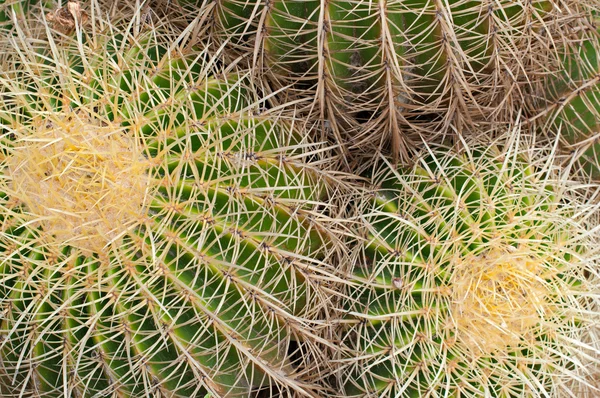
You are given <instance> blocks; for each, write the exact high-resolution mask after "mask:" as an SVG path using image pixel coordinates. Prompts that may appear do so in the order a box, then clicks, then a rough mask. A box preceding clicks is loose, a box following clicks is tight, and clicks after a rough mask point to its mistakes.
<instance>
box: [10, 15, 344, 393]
mask: <svg viewBox="0 0 600 398" xmlns="http://www.w3.org/2000/svg"><path fill="white" fill-rule="evenodd" d="M91 15H92V16H93V21H92V25H91V26H90V28H89V29H88V30H87V31H85V30H84V31H82V30H79V31H78V32H77V35H76V36H74V37H72V38H69V37H66V36H65V35H64V34H62V33H57V32H51V31H49V32H50V35H49V36H48V37H47V38H46V41H45V42H40V41H34V42H33V43H32V42H31V41H30V40H28V39H27V37H26V36H25V34H24V32H20V33H19V34H18V35H17V36H16V37H13V38H11V39H10V40H9V41H8V42H9V43H10V46H11V47H10V50H11V54H10V56H7V57H5V58H3V59H4V61H3V62H4V63H3V65H2V71H3V74H2V75H1V76H0V96H1V97H2V99H3V104H2V106H1V107H0V123H1V124H0V131H1V132H2V135H1V140H0V148H1V153H0V154H1V158H0V160H1V163H0V165H1V166H0V167H1V173H0V209H1V211H0V214H1V216H0V384H2V386H3V387H2V391H3V394H4V395H3V396H19V397H29V396H35V397H71V396H83V397H108V396H113V397H138V396H139V397H142V396H144V397H148V396H156V397H158V396H161V397H162V396H164V397H166V396H168V397H175V396H178V397H204V396H205V395H206V394H207V393H208V394H210V396H214V397H234V396H239V397H254V396H259V395H257V394H265V393H268V394H270V395H272V396H276V395H277V394H280V396H291V395H292V394H294V396H319V395H320V393H319V391H320V387H318V386H317V385H316V384H315V383H314V382H313V378H314V372H316V370H315V369H316V367H317V366H319V365H320V364H322V363H324V361H322V360H320V359H319V356H320V355H321V353H320V351H319V350H317V349H316V346H317V343H318V342H319V340H318V337H317V335H316V331H317V330H318V329H319V328H320V327H322V322H321V321H319V319H320V318H319V316H321V315H322V313H324V312H326V306H327V304H328V300H329V294H325V292H326V291H327V285H328V284H329V281H330V276H329V274H328V270H327V259H328V256H329V255H330V254H331V251H332V247H333V245H332V244H331V240H332V239H333V238H332V237H331V236H330V229H329V227H328V222H327V217H326V216H324V215H323V212H326V211H327V210H328V208H330V207H331V206H330V205H327V204H325V203H323V202H322V199H324V198H325V196H326V195H327V194H328V192H329V190H330V189H332V188H331V186H332V179H331V178H330V177H327V178H326V177H325V176H324V175H323V174H322V173H321V172H319V171H318V170H317V167H316V166H310V165H308V164H307V163H306V162H305V160H306V159H307V158H308V157H312V158H314V159H318V149H316V147H314V146H312V145H310V144H308V143H306V142H304V141H303V139H302V138H301V137H298V134H297V133H295V130H294V128H293V123H294V120H293V119H292V118H289V119H285V118H283V117H279V116H278V115H279V114H278V113H277V112H275V111H266V110H264V108H263V107H264V103H260V102H257V101H255V97H256V95H257V94H256V93H255V92H254V91H253V89H252V88H251V86H250V85H249V83H248V79H246V78H245V76H244V75H243V74H242V73H241V72H235V71H233V70H232V71H226V70H222V69H221V68H220V67H218V66H216V65H215V63H216V60H215V59H214V58H209V57H207V53H206V51H204V50H203V49H201V48H192V47H189V46H187V45H186V44H185V36H181V37H174V36H171V35H170V34H169V33H168V30H166V29H165V28H164V27H163V26H144V25H139V24H136V21H139V20H140V18H139V16H140V15H139V12H138V14H137V15H134V16H133V17H127V18H125V16H124V17H123V20H118V21H113V22H110V21H109V20H107V19H104V18H102V17H101V13H99V12H97V10H96V12H94V13H91ZM130 21H131V22H130ZM229 72H231V73H229ZM314 164H315V165H316V163H314ZM309 303H310V306H309V305H308V304H309Z"/></svg>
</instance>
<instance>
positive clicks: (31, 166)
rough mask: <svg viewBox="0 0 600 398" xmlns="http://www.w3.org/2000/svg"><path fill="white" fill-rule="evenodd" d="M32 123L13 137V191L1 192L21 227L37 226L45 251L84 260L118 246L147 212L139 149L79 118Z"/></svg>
mask: <svg viewBox="0 0 600 398" xmlns="http://www.w3.org/2000/svg"><path fill="white" fill-rule="evenodd" d="M49 118H50V119H49ZM35 119H38V120H32V121H31V124H29V125H27V126H23V129H21V130H17V131H14V134H13V136H12V137H11V142H12V144H13V145H12V146H11V147H10V149H8V153H7V155H6V157H7V167H6V169H5V171H6V173H5V178H6V180H7V181H11V186H10V187H8V186H4V187H3V188H4V190H3V191H4V192H5V193H6V194H7V195H8V196H9V197H10V198H11V199H12V200H14V201H17V202H19V203H22V204H23V205H24V206H25V207H26V208H27V209H28V211H27V213H26V217H27V218H28V219H29V221H27V223H31V224H32V226H34V225H36V224H40V226H41V229H42V230H44V231H45V232H46V233H45V234H44V235H43V238H44V239H52V242H48V241H46V242H43V244H44V245H51V246H53V247H55V249H56V250H58V249H60V248H62V247H64V246H65V244H67V245H69V246H72V247H77V248H78V249H80V250H82V251H83V252H85V253H86V254H90V253H99V252H102V250H103V249H104V247H105V246H107V245H109V244H110V243H111V242H112V243H114V244H115V245H117V246H118V245H119V244H120V238H121V237H122V233H123V232H124V231H127V229H128V228H129V227H130V226H131V225H133V224H135V223H136V222H138V221H139V220H140V218H141V217H142V215H143V214H144V213H145V211H146V210H147V209H145V208H144V205H143V204H144V201H145V197H146V190H147V188H148V187H147V186H148V183H149V174H148V173H149V167H150V162H149V161H148V160H147V159H146V158H145V157H144V156H143V154H142V151H141V148H140V145H139V143H138V142H136V141H135V139H134V137H131V136H128V135H125V134H122V132H121V130H122V128H121V127H120V126H118V125H115V124H114V123H112V122H109V123H106V122H105V123H99V122H97V121H95V120H94V118H93V117H90V115H86V114H84V111H79V112H73V113H72V114H66V115H63V114H61V113H57V114H50V115H46V116H45V117H44V116H38V117H36V118H35ZM52 119H54V120H52ZM23 221H24V220H23Z"/></svg>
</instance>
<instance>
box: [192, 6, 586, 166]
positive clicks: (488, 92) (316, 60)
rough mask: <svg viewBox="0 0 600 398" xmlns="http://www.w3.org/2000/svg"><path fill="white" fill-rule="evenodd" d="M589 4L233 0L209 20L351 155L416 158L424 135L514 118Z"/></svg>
mask: <svg viewBox="0 0 600 398" xmlns="http://www.w3.org/2000/svg"><path fill="white" fill-rule="evenodd" d="M592 1H595V0H592ZM180 3H181V4H183V5H184V7H187V8H188V9H189V10H197V9H200V8H202V9H204V8H203V7H204V5H205V4H206V3H205V2H197V1H192V0H180ZM200 4H202V7H200ZM586 7H588V8H589V9H592V8H593V5H592V4H587V3H585V4H584V3H582V4H575V2H569V3H568V4H567V3H563V2H560V4H556V3H554V2H551V1H547V0H535V1H519V2H514V1H504V0H502V1H484V2H478V1H470V0H452V1H445V2H443V1H433V0H408V1H400V0H387V1H386V0H380V1H366V0H343V1H342V0H332V1H315V0H301V1H287V0H274V1H269V2H267V3H261V2H257V1H243V0H241V1H240V0H225V1H219V2H217V3H216V4H215V6H214V8H213V9H212V10H213V11H211V12H212V15H210V16H208V18H210V20H211V25H210V36H211V38H216V39H217V40H216V42H217V43H219V46H217V48H219V49H220V50H219V51H221V50H223V48H225V50H223V52H226V53H227V52H228V53H229V55H230V56H231V59H236V57H238V56H243V57H245V58H246V59H247V60H248V62H250V64H251V65H252V66H253V67H255V68H256V69H255V70H256V71H257V73H258V74H259V75H266V76H268V77H269V78H270V80H271V82H274V83H275V85H276V86H278V87H281V86H286V85H291V86H292V88H293V90H291V91H286V93H290V92H291V93H294V94H296V95H297V96H298V97H301V98H304V99H306V98H310V99H312V101H307V105H306V109H303V110H306V111H307V113H309V114H310V115H311V117H312V119H313V120H314V119H317V120H318V121H320V122H322V123H323V125H324V126H325V127H324V129H323V131H324V132H322V134H321V137H325V138H326V139H329V140H333V141H335V142H336V143H341V144H343V145H345V146H344V149H343V151H344V154H345V155H347V154H348V153H349V152H348V150H356V151H357V152H362V153H365V154H368V153H372V151H373V150H377V151H379V150H381V149H384V150H386V151H390V152H391V153H392V155H393V156H394V158H395V159H396V160H402V161H409V160H410V155H409V152H410V150H411V149H412V147H413V144H414V143H417V142H419V135H421V136H425V137H429V136H432V135H436V134H449V135H454V134H455V133H456V132H457V131H462V130H463V129H464V128H465V126H471V129H472V126H476V127H477V128H481V132H482V133H483V132H484V131H489V126H491V125H492V126H493V125H495V124H496V123H507V122H509V123H510V122H512V121H513V120H514V119H515V118H516V115H517V114H518V112H519V111H520V104H521V103H522V102H523V101H524V97H523V91H524V90H526V89H527V87H530V86H535V84H536V83H538V82H539V81H540V80H542V74H538V73H537V72H538V71H539V69H541V68H542V67H541V66H540V65H548V64H550V63H552V61H553V60H555V57H556V53H555V52H553V51H552V50H551V49H549V48H548V42H552V43H555V45H556V47H561V46H562V45H563V41H564V39H565V37H566V36H568V34H569V32H570V28H569V26H570V24H571V22H572V21H575V20H577V19H578V18H581V15H584V14H585V13H586V12H588V8H586ZM221 44H222V45H223V47H221ZM232 49H233V51H232ZM320 139H322V138H320Z"/></svg>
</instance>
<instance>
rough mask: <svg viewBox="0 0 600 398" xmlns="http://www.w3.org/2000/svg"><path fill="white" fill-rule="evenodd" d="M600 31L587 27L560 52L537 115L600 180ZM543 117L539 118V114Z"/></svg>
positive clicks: (584, 168)
mask: <svg viewBox="0 0 600 398" xmlns="http://www.w3.org/2000/svg"><path fill="white" fill-rule="evenodd" d="M598 54H600V31H593V30H591V31H588V32H586V33H585V34H582V35H580V36H579V37H578V38H577V39H576V40H574V41H573V43H572V45H571V46H570V47H568V48H566V49H565V50H564V51H563V52H562V53H561V59H560V61H561V65H560V68H559V70H560V73H555V74H552V75H550V76H548V80H549V83H548V85H547V88H546V90H545V92H544V97H543V98H541V101H540V102H542V103H543V104H544V105H546V108H545V109H543V108H542V109H538V110H537V114H536V115H534V116H535V118H536V122H541V123H540V124H541V125H542V127H541V128H542V129H544V130H551V131H552V132H554V133H557V134H560V136H561V137H562V139H563V141H564V142H565V144H566V145H565V146H564V149H565V151H566V152H567V153H569V154H570V155H574V156H576V157H578V158H579V165H580V167H581V169H580V171H581V172H583V174H584V175H586V176H588V177H590V178H592V179H593V180H595V181H598V180H600V144H599V143H598V139H597V138H596V137H597V136H598V135H599V134H600V63H599V59H598ZM540 114H541V115H542V116H543V117H540V118H538V117H537V115H540Z"/></svg>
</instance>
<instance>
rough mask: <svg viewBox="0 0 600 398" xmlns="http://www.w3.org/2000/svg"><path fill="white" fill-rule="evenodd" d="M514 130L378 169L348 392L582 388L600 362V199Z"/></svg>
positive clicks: (536, 393) (358, 283)
mask: <svg viewBox="0 0 600 398" xmlns="http://www.w3.org/2000/svg"><path fill="white" fill-rule="evenodd" d="M513 137H514V138H515V139H514V141H511V142H509V143H507V144H506V145H504V144H502V145H500V142H498V143H495V144H492V145H489V144H481V143H477V142H473V143H469V144H468V145H467V147H466V149H463V150H460V151H457V150H456V149H455V148H447V147H443V146H440V147H429V148H427V150H426V151H425V153H424V155H423V156H421V157H419V158H418V160H417V162H416V165H415V166H414V167H413V168H412V169H410V170H404V169H396V168H394V167H392V166H391V165H389V164H388V165H387V166H385V167H381V168H380V169H379V171H378V172H376V173H375V175H374V177H373V181H374V183H375V185H376V186H377V187H378V189H376V190H375V191H374V193H373V195H372V198H371V199H369V200H367V201H366V202H365V203H366V205H365V207H364V208H361V209H359V210H358V211H359V214H360V215H359V216H357V221H358V225H360V226H362V228H364V229H365V234H363V238H364V243H362V244H359V245H357V246H356V247H357V250H355V251H354V256H355V258H354V260H353V261H351V264H353V266H354V267H353V270H352V277H351V280H350V281H349V287H348V291H347V298H346V299H345V300H344V303H345V304H344V305H343V311H344V313H345V314H347V315H346V318H345V319H344V320H343V322H342V323H341V325H343V326H344V332H343V336H344V337H343V342H344V345H345V346H346V348H347V349H349V352H352V354H348V356H347V357H346V358H345V360H344V361H342V362H344V363H345V366H344V367H343V371H342V372H341V373H340V376H339V381H340V383H341V385H342V386H343V394H342V395H343V396H345V397H414V398H417V397H504V398H508V397H566V396H582V395H579V394H580V392H581V391H582V388H586V387H587V386H588V384H587V383H589V382H590V375H589V373H591V372H592V371H593V366H596V368H597V366H598V362H599V360H598V358H600V344H599V343H600V342H599V341H598V340H597V335H595V334H594V333H597V331H594V328H597V325H598V321H599V320H600V312H598V309H599V308H600V307H599V306H598V305H599V304H600V295H599V292H600V275H599V273H598V269H599V268H598V265H599V263H598V261H599V257H598V254H599V251H598V248H599V247H600V246H599V239H598V233H597V230H598V228H599V226H598V225H599V221H600V220H599V218H598V212H597V210H598V209H597V205H591V204H586V201H585V200H584V194H585V193H584V192H577V190H576V189H575V188H574V187H573V186H571V185H570V184H568V183H566V182H565V180H564V178H562V177H560V175H559V174H557V169H556V168H555V166H552V159H551V158H550V157H549V156H546V155H543V154H542V151H541V150H519V149H518V145H517V142H518V140H517V139H516V137H518V134H517V133H516V132H514V133H513ZM496 144H498V145H496ZM364 226H366V228H365V227H364ZM594 336H596V337H594ZM596 377H597V375H596Z"/></svg>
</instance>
